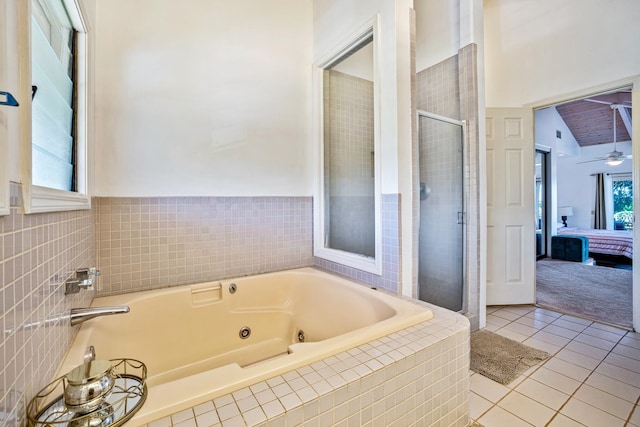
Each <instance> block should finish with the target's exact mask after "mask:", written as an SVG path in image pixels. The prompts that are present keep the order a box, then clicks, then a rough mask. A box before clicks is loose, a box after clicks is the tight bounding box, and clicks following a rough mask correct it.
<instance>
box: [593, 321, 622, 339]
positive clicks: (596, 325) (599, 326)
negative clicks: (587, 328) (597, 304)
mask: <svg viewBox="0 0 640 427" xmlns="http://www.w3.org/2000/svg"><path fill="white" fill-rule="evenodd" d="M591 327H592V328H595V329H602V330H603V331H609V332H612V333H614V334H616V335H619V336H623V335H624V334H626V333H627V331H626V330H624V329H620V328H616V327H615V326H609V325H605V324H604V323H598V322H593V324H591Z"/></svg>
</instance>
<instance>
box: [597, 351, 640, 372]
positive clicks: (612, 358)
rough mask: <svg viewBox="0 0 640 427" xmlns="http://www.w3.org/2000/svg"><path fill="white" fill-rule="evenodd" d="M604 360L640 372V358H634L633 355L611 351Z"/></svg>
mask: <svg viewBox="0 0 640 427" xmlns="http://www.w3.org/2000/svg"><path fill="white" fill-rule="evenodd" d="M604 361H605V362H607V363H611V364H612V365H615V366H619V367H621V368H625V369H628V370H630V371H633V372H637V373H640V360H636V359H632V358H631V357H627V356H623V355H621V354H616V353H611V354H609V355H608V356H607V358H606V359H604Z"/></svg>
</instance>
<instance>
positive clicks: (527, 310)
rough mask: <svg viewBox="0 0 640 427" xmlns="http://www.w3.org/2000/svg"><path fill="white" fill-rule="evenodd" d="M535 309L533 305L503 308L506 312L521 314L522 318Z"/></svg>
mask: <svg viewBox="0 0 640 427" xmlns="http://www.w3.org/2000/svg"><path fill="white" fill-rule="evenodd" d="M535 309H536V308H535V307H534V306H532V305H508V306H506V307H505V308H503V310H504V311H510V312H511V313H515V314H519V315H520V316H524V315H525V314H528V313H531V312H532V311H534V310H535Z"/></svg>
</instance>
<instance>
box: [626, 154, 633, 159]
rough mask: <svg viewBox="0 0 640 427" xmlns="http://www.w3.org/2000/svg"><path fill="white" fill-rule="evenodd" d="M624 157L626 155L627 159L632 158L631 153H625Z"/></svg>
mask: <svg viewBox="0 0 640 427" xmlns="http://www.w3.org/2000/svg"><path fill="white" fill-rule="evenodd" d="M625 157H626V158H627V159H633V154H627V155H626V156H625Z"/></svg>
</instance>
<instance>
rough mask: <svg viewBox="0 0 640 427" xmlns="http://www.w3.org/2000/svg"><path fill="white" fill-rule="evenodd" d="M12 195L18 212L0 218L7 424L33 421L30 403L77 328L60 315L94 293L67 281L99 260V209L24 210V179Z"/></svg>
mask: <svg viewBox="0 0 640 427" xmlns="http://www.w3.org/2000/svg"><path fill="white" fill-rule="evenodd" d="M11 195H12V197H11V212H10V214H9V215H6V216H2V217H0V252H1V254H2V255H1V256H0V277H1V278H2V279H1V288H0V301H1V304H2V312H1V314H0V328H2V330H1V331H0V334H1V335H0V343H1V344H0V360H1V362H0V426H13V425H24V424H26V419H25V405H26V403H27V402H28V401H29V400H30V399H31V398H32V397H33V396H34V395H35V393H36V392H37V391H38V390H40V389H41V388H42V387H44V386H45V385H46V384H47V383H48V382H49V381H50V380H51V379H52V378H53V375H54V374H55V372H56V369H57V367H58V366H59V365H60V362H61V361H62V359H63V357H64V355H65V353H66V351H67V348H68V346H69V343H70V342H71V341H72V339H73V337H74V335H75V331H76V330H77V328H72V327H71V326H69V320H68V319H60V317H61V316H63V315H65V314H68V312H69V310H70V309H71V308H72V307H86V306H89V305H90V304H91V301H92V300H93V297H94V294H95V292H94V291H81V292H79V293H78V294H74V295H66V296H65V295H64V285H63V282H64V280H65V279H66V278H67V277H69V276H70V275H71V274H72V272H73V271H75V270H76V269H77V268H81V267H93V266H95V222H94V213H93V211H92V210H84V211H74V212H58V213H46V214H30V215H24V214H23V213H22V207H21V200H20V197H19V195H20V187H19V186H18V185H15V184H12V186H11ZM55 319H59V320H58V321H55V322H54V323H53V324H50V325H49V326H44V325H40V326H36V327H30V328H25V325H29V324H32V325H33V324H36V325H37V323H38V322H42V321H45V320H55Z"/></svg>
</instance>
